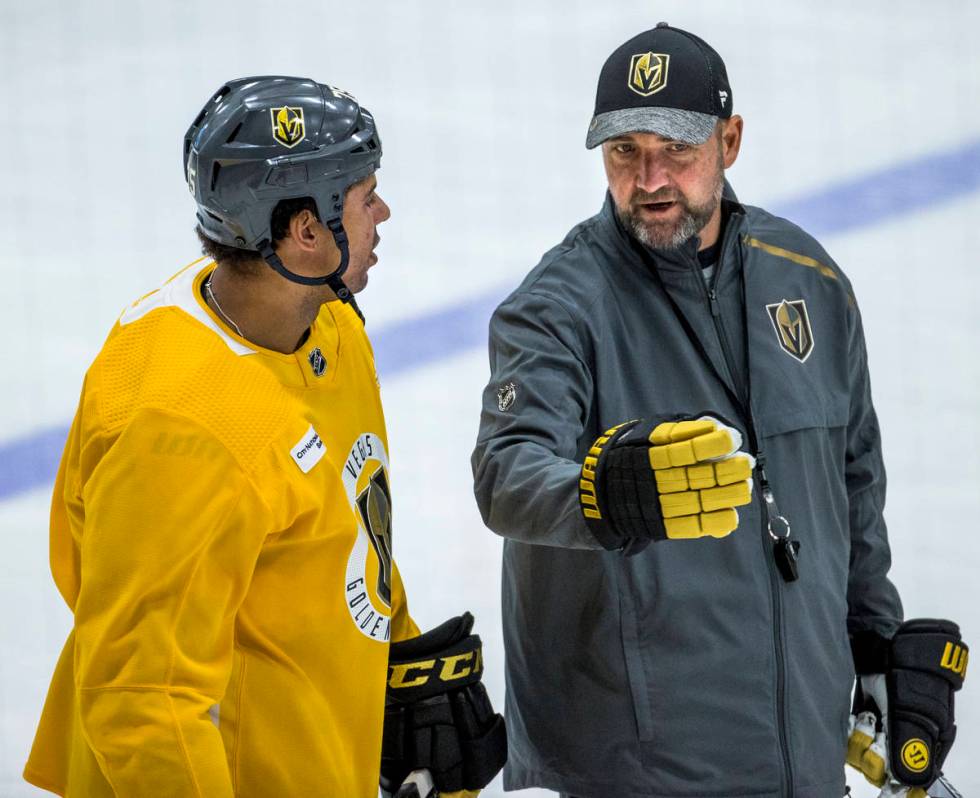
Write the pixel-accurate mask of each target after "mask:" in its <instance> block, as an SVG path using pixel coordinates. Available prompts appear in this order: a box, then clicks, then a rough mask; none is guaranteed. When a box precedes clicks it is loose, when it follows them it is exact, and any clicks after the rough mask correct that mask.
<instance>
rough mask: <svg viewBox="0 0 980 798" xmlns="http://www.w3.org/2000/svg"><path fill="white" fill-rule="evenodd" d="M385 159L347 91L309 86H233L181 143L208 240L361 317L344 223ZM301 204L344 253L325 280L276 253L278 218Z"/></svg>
mask: <svg viewBox="0 0 980 798" xmlns="http://www.w3.org/2000/svg"><path fill="white" fill-rule="evenodd" d="M380 161H381V140H380V138H379V137H378V134H377V129H376V127H375V124H374V117H373V116H372V115H371V114H370V113H369V112H368V111H367V110H366V109H363V108H361V107H360V105H359V104H358V102H357V100H356V99H354V98H353V97H352V96H351V95H350V94H348V93H347V92H344V91H342V90H340V89H336V88H334V87H332V86H327V85H325V84H320V83H316V82H314V81H312V80H307V79H303V78H291V77H277V76H269V77H255V78H242V79H239V80H233V81H229V82H228V83H226V84H225V85H224V86H222V87H221V88H220V89H219V90H218V91H217V92H215V94H214V95H212V97H211V99H210V100H208V102H207V103H206V104H205V106H204V108H203V109H202V110H201V112H200V113H199V114H198V115H197V117H196V118H195V119H194V122H193V123H192V124H191V126H190V128H188V130H187V133H186V134H185V136H184V176H185V179H186V180H187V185H188V188H189V189H190V191H191V194H192V195H193V196H194V199H195V201H196V203H197V206H198V213H197V218H198V221H199V223H200V225H201V228H202V229H203V230H204V232H205V234H206V235H207V236H208V237H209V238H212V239H214V240H215V241H217V242H219V243H221V244H225V245H226V246H232V247H237V248H239V249H254V250H257V252H258V254H259V255H261V257H262V258H263V259H264V260H265V261H266V262H267V263H268V264H269V266H270V267H271V268H273V269H274V270H275V271H276V272H277V273H279V274H280V275H281V276H283V277H284V278H285V279H287V280H290V281H292V282H295V283H299V284H301V285H329V286H330V288H331V289H333V291H334V293H335V294H336V295H337V297H338V299H340V300H341V301H343V302H349V303H351V304H353V306H354V308H355V310H357V312H358V315H359V316H361V313H360V310H358V309H357V305H356V303H355V302H354V301H353V294H352V293H351V291H350V290H349V289H348V288H347V286H346V285H344V282H343V279H342V278H343V274H344V273H345V272H346V270H347V267H348V265H349V262H350V246H349V242H348V239H347V235H346V232H345V231H344V228H343V224H342V221H341V218H342V215H343V207H344V196H345V194H346V192H347V189H348V188H350V186H352V185H353V184H354V183H357V182H359V181H360V180H363V179H364V178H366V177H368V176H369V175H370V174H372V173H373V172H374V171H375V170H376V169H377V168H378V166H379V164H380ZM300 197H311V198H312V199H313V201H314V203H315V205H316V208H317V212H318V217H319V218H320V220H321V221H322V222H323V224H324V226H325V227H327V229H329V230H330V232H331V234H332V235H333V237H334V242H335V243H336V245H337V249H338V250H339V251H340V263H339V264H338V267H337V268H336V269H335V270H334V271H333V272H332V273H330V274H327V275H323V276H321V277H306V276H304V275H299V274H296V273H295V272H292V271H290V270H289V269H288V268H287V267H286V266H285V264H283V262H282V259H281V258H279V256H278V255H277V254H276V253H275V250H274V248H273V246H272V231H271V221H272V212H273V210H274V209H275V207H276V205H278V203H279V202H280V201H282V200H287V199H296V198H300ZM361 318H362V319H363V316H361Z"/></svg>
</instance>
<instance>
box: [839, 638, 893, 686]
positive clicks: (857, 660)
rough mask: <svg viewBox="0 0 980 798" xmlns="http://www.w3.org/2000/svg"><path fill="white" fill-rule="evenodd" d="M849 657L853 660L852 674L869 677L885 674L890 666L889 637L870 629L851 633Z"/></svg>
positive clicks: (890, 645)
mask: <svg viewBox="0 0 980 798" xmlns="http://www.w3.org/2000/svg"><path fill="white" fill-rule="evenodd" d="M848 637H849V638H850V641H851V657H852V658H853V659H854V673H855V674H856V675H857V676H869V675H871V674H874V673H886V672H887V671H888V669H889V667H890V666H891V656H890V654H891V647H892V641H891V638H890V637H884V636H883V635H880V634H878V633H877V632H875V631H873V630H871V629H864V630H861V631H860V632H851V634H850V635H848Z"/></svg>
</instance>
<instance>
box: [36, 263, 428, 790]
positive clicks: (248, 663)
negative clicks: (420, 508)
mask: <svg viewBox="0 0 980 798" xmlns="http://www.w3.org/2000/svg"><path fill="white" fill-rule="evenodd" d="M213 268H214V265H213V263H210V262H205V261H197V262H195V263H193V264H191V265H190V266H188V267H187V268H186V269H184V270H183V271H182V272H180V273H179V274H177V275H176V276H175V277H174V278H172V279H171V280H170V281H169V282H167V283H166V284H165V285H164V286H163V287H161V288H160V289H159V290H157V291H154V292H153V293H151V294H149V295H147V296H146V297H144V298H143V299H141V300H140V301H138V302H136V303H135V304H134V305H132V306H131V307H130V308H128V309H127V310H126V311H125V312H124V313H123V315H122V316H121V318H120V319H119V322H118V323H117V324H116V326H115V327H114V328H113V330H112V332H111V333H110V335H109V338H108V340H107V341H106V343H105V346H104V347H103V349H102V351H101V352H100V353H99V356H98V357H97V358H96V360H95V362H94V363H93V365H92V367H91V368H90V369H89V371H88V374H87V375H86V378H85V385H84V387H83V390H82V396H81V402H80V404H79V408H78V413H77V415H76V416H75V420H74V423H73V425H72V429H71V434H70V436H69V439H68V443H67V446H66V449H65V454H64V457H63V459H62V462H61V468H60V470H59V473H58V478H57V482H56V484H55V490H54V500H53V504H52V510H51V568H52V571H53V573H54V578H55V582H56V583H57V586H58V589H59V590H60V591H61V594H62V596H64V599H65V601H66V602H67V603H68V606H69V607H70V608H71V610H72V612H73V613H74V629H73V630H72V633H71V635H70V636H69V638H68V641H67V643H66V644H65V648H64V650H63V652H62V654H61V658H60V659H59V661H58V664H57V667H56V670H55V673H54V677H53V679H52V682H51V687H50V689H49V692H48V697H47V700H46V702H45V705H44V712H43V714H42V717H41V721H40V724H39V727H38V731H37V736H36V738H35V740H34V747H33V750H32V751H31V755H30V759H29V761H28V763H27V767H26V768H25V771H24V775H25V778H26V779H27V780H28V781H30V782H32V783H34V784H36V785H38V786H40V787H43V788H45V789H47V790H51V791H52V792H56V793H60V794H62V795H66V796H78V797H79V798H101V796H113V795H115V796H153V798H164V796H200V798H224V796H232V795H236V796H262V798H271V797H273V796H276V797H282V798H286V797H289V798H307V797H310V798H312V797H313V796H325V797H326V796H329V797H330V798H360V797H361V796H364V798H367V796H372V797H373V796H376V795H377V789H378V787H377V785H378V769H379V763H380V756H381V727H382V723H383V713H384V698H385V680H386V668H387V660H388V644H389V640H399V639H404V638H406V637H412V636H414V635H416V634H418V629H417V628H416V627H415V624H414V623H413V622H412V620H411V619H410V617H409V615H408V611H407V608H406V604H405V596H404V592H403V588H402V585H401V580H400V578H399V576H398V572H397V569H396V568H395V566H394V564H393V562H392V559H391V491H390V488H389V480H388V473H389V470H388V453H387V449H388V442H387V437H386V432H385V424H384V417H383V414H382V410H381V401H380V397H379V391H378V383H377V376H376V373H375V366H374V357H373V353H372V351H371V347H370V344H369V342H368V339H367V336H366V334H365V332H364V328H363V325H362V324H361V321H360V319H358V317H357V315H356V314H355V313H354V311H353V310H352V309H351V308H350V307H349V306H347V305H343V304H341V303H339V302H331V303H328V304H326V305H324V306H323V308H322V310H321V312H320V315H319V316H318V318H317V319H316V321H315V322H314V324H313V326H312V327H311V329H310V334H309V337H308V339H307V340H306V342H305V343H304V344H303V345H302V346H301V347H300V349H299V350H297V351H296V352H295V353H293V354H289V355H285V354H280V353H278V352H273V351H269V350H263V349H260V348H257V347H255V346H254V345H253V344H250V343H249V342H248V341H247V340H245V339H243V338H240V337H238V336H237V335H235V334H234V333H233V332H231V331H230V330H229V329H227V328H226V327H225V326H224V325H223V324H222V322H221V321H220V320H219V318H218V317H217V316H216V315H215V314H213V313H212V312H211V310H210V309H209V308H208V306H207V305H206V303H205V302H204V300H203V298H202V295H201V286H202V283H203V280H204V279H205V278H206V277H207V275H208V274H209V273H210V272H211V270H212V269H213Z"/></svg>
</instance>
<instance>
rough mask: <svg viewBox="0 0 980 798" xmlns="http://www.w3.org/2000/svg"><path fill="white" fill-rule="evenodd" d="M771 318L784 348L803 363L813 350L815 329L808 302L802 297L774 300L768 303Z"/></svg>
mask: <svg viewBox="0 0 980 798" xmlns="http://www.w3.org/2000/svg"><path fill="white" fill-rule="evenodd" d="M766 310H767V311H768V313H769V320H770V321H771V322H772V326H773V329H774V330H775V331H776V338H777V339H778V340H779V346H780V347H781V348H782V350H783V351H784V352H785V353H786V354H788V355H792V356H793V357H794V358H796V359H797V360H799V361H800V363H803V362H804V361H805V360H806V359H807V358H808V357H810V353H811V352H813V330H812V329H811V327H810V316H809V314H808V313H807V312H806V302H805V301H803V300H802V299H795V300H793V301H790V300H788V299H784V300H783V301H782V302H774V303H773V304H771V305H766Z"/></svg>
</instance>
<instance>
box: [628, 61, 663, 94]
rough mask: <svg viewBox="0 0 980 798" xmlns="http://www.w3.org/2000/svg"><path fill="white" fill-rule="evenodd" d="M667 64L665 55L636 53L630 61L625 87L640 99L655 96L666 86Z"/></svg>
mask: <svg viewBox="0 0 980 798" xmlns="http://www.w3.org/2000/svg"><path fill="white" fill-rule="evenodd" d="M669 62H670V56H669V55H667V54H666V53H637V54H636V55H634V56H633V57H632V58H631V59H630V74H629V80H628V81H627V85H628V86H629V87H630V88H631V89H632V90H633V91H635V92H636V93H637V94H639V95H640V96H641V97H649V96H650V95H651V94H656V93H657V92H658V91H660V90H661V89H662V88H664V87H665V86H666V85H667V65H668V63H669Z"/></svg>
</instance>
